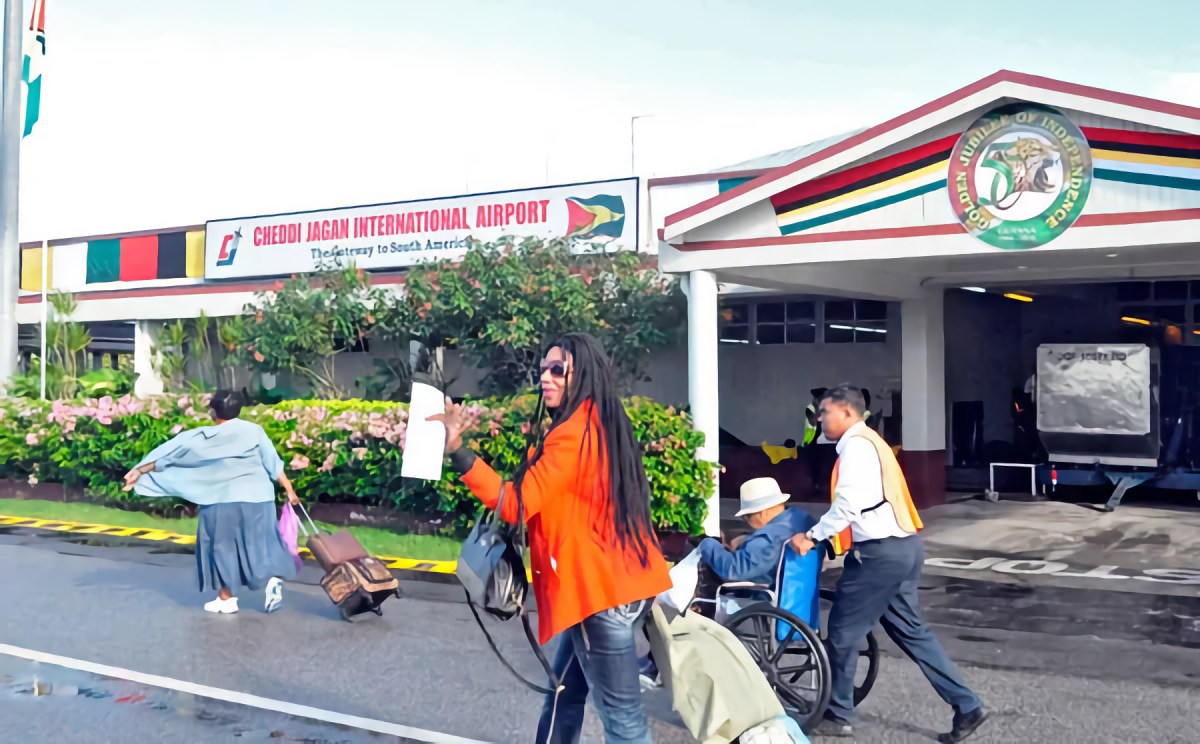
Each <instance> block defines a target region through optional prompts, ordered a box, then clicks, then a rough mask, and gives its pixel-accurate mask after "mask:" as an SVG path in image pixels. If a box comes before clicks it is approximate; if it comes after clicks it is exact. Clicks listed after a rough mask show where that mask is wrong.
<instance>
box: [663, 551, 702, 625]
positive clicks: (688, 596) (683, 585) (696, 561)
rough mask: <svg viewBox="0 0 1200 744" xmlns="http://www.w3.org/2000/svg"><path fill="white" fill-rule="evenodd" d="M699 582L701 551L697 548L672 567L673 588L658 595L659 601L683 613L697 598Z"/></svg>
mask: <svg viewBox="0 0 1200 744" xmlns="http://www.w3.org/2000/svg"><path fill="white" fill-rule="evenodd" d="M699 582H700V550H699V548H697V549H696V550H693V551H692V552H690V553H688V554H687V557H686V558H684V559H683V560H681V561H680V562H678V563H676V564H675V565H674V566H672V567H671V588H670V589H668V590H666V591H665V592H663V593H662V594H660V595H658V601H659V602H662V603H663V604H665V605H668V606H670V607H673V608H675V610H676V611H677V612H683V611H684V610H686V609H687V606H688V603H689V602H691V601H692V597H694V596H696V584H698V583H699Z"/></svg>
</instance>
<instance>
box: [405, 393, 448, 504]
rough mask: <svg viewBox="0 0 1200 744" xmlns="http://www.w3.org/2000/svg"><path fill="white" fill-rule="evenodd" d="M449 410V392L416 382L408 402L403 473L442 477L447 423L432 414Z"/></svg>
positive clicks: (417, 476) (406, 475)
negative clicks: (436, 419) (437, 419)
mask: <svg viewBox="0 0 1200 744" xmlns="http://www.w3.org/2000/svg"><path fill="white" fill-rule="evenodd" d="M445 412H446V396H445V395H444V394H443V393H442V391H441V390H438V389H437V388H435V387H433V386H432V385H426V384H425V383H423V382H414V383H413V390H412V400H411V401H410V402H409V404H408V431H407V433H406V434H405V436H404V458H403V460H402V461H401V465H400V475H401V476H403V477H405V478H420V479H421V480H441V479H442V462H443V460H445V458H446V427H445V425H444V424H442V422H441V421H429V420H428V418H429V417H430V416H433V415H435V414H438V413H445Z"/></svg>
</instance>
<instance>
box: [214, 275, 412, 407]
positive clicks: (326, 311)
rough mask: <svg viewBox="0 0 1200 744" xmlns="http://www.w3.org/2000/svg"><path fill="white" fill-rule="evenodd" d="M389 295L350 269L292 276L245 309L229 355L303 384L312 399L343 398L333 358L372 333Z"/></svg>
mask: <svg viewBox="0 0 1200 744" xmlns="http://www.w3.org/2000/svg"><path fill="white" fill-rule="evenodd" d="M392 296H393V295H392V293H391V291H390V290H385V289H380V288H377V287H372V286H371V282H370V279H369V277H368V276H367V275H366V273H365V272H363V271H362V270H360V269H355V268H347V269H337V270H331V271H323V272H320V273H317V274H313V275H303V276H295V277H292V279H290V280H289V281H286V282H280V283H279V284H278V285H277V286H276V288H275V289H274V290H271V291H267V292H260V293H258V295H257V298H256V300H255V302H253V303H250V304H248V305H247V306H246V310H245V313H244V314H243V319H244V323H243V326H244V327H243V329H242V330H243V331H244V335H243V337H242V338H241V339H239V342H238V343H237V344H236V345H235V348H234V349H233V351H232V355H233V357H234V358H235V359H236V360H238V361H240V362H241V363H243V364H245V365H246V366H247V367H248V368H250V369H252V370H255V371H258V372H266V373H270V374H279V373H288V374H291V375H293V376H295V377H297V378H299V379H302V380H305V381H306V382H308V383H309V384H310V385H311V386H312V390H313V393H314V394H315V395H317V396H318V397H324V398H341V397H344V395H345V393H346V390H344V389H343V387H342V385H341V383H340V382H339V381H338V378H337V361H338V358H339V357H340V356H341V355H342V354H343V353H344V352H346V351H347V350H349V349H351V348H354V346H355V345H356V344H358V343H359V342H360V341H363V340H365V339H367V338H369V337H370V336H371V335H372V334H374V333H375V332H376V330H377V327H378V324H377V322H376V314H377V313H379V312H382V311H383V310H384V309H385V308H386V307H387V306H388V305H389V304H391V303H392Z"/></svg>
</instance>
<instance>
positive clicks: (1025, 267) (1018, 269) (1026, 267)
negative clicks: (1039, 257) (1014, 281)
mask: <svg viewBox="0 0 1200 744" xmlns="http://www.w3.org/2000/svg"><path fill="white" fill-rule="evenodd" d="M1028 268H1029V267H1028V266H1018V267H1017V271H1024V270H1025V269H1028Z"/></svg>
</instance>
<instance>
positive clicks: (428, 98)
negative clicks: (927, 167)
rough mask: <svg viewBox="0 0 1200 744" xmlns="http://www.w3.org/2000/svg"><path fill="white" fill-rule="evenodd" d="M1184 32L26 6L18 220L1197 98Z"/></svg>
mask: <svg viewBox="0 0 1200 744" xmlns="http://www.w3.org/2000/svg"><path fill="white" fill-rule="evenodd" d="M25 4H26V7H27V12H26V15H27V14H28V12H29V10H31V9H32V2H31V0H25ZM1131 8H1136V15H1131V11H1130V9H1131ZM1197 27H1200V3H1197V2H1194V1H1193V0H1141V1H1140V2H1138V3H1136V4H1135V5H1131V4H1129V3H1123V2H1122V3H1119V2H1115V1H1113V0H1091V1H1090V2H1088V1H1085V0H1059V1H1058V2H1054V3H1046V2H1030V1H1029V0H1006V2H1003V3H962V2H942V0H924V2H921V3H898V2H895V0H890V1H886V2H885V1H883V0H858V1H857V2H855V3H830V2H821V3H816V2H810V1H809V0H791V1H790V2H789V1H787V0H739V1H734V0H608V1H607V2H580V1H579V0H503V1H499V0H436V1H434V0H355V1H354V2H350V1H348V0H336V1H335V0H205V2H192V1H190V0H119V1H112V2H103V3H101V2H96V0H47V12H46V39H47V57H46V63H45V66H44V68H43V69H44V73H43V74H44V77H43V83H42V112H41V120H40V121H39V123H38V125H37V127H36V128H35V130H34V132H33V134H32V135H31V136H30V137H28V138H26V139H25V141H24V144H23V146H22V155H21V158H22V162H21V171H22V189H21V224H20V235H21V239H22V240H23V241H26V240H41V239H43V238H46V239H61V238H69V237H77V236H85V235H95V234H103V233H113V232H120V231H127V230H139V229H156V228H164V227H175V226H185V225H194V224H201V223H203V222H205V221H206V220H210V219H220V218H230V217H239V216H246V215H255V214H267V213H273V212H286V211H296V210H304V209H317V208H327V207H336V206H346V205H353V204H364V203H377V202H387V201H398V200H404V199H418V198H426V197H437V196H446V195H452V194H462V193H471V192H480V191H490V190H499V189H509V188H524V187H535V186H542V185H547V184H553V183H572V182H578V181H586V180H599V179H606V178H620V177H625V176H629V175H632V174H634V173H636V174H637V175H640V176H643V177H648V176H666V175H681V174H688V173H696V172H704V171H707V170H710V169H713V168H716V167H720V166H722V165H725V164H729V163H735V162H738V161H741V160H745V159H749V158H752V157H755V156H758V155H762V154H765V153H769V152H774V151H778V150H782V149H786V148H790V147H794V146H797V145H800V144H803V143H805V142H809V141H812V140H815V139H818V138H821V137H825V136H828V135H831V134H836V133H839V132H842V131H846V130H850V129H857V128H860V127H864V126H869V125H871V124H875V123H878V122H880V121H883V120H885V119H887V118H889V117H891V116H894V115H896V114H899V113H901V112H904V111H907V110H909V109H912V108H915V107H917V106H919V105H921V104H923V103H925V102H927V101H929V100H931V99H933V98H936V97H938V96H940V95H943V94H945V93H948V92H950V91H952V90H955V89H957V88H959V87H961V86H963V85H966V84H968V83H970V82H973V81H974V80H977V79H979V78H982V77H984V76H986V75H989V74H991V73H993V72H995V71H996V70H998V69H1012V70H1018V71H1021V72H1028V73H1034V74H1040V75H1046V76H1049V77H1054V78H1059V79H1063V80H1068V81H1071V82H1076V83H1083V84H1087V85H1095V86H1099V87H1103V88H1110V89H1114V90H1119V91H1124V92H1130V93H1138V94H1142V95H1148V96H1153V97H1158V98H1164V99H1166V100H1171V101H1178V102H1182V103H1191V104H1194V105H1200V35H1197V34H1196V33H1195V29H1196V28H1197ZM632 117H639V118H637V119H636V121H635V122H633V123H632V124H631V119H632ZM631 130H632V135H633V136H632V145H631Z"/></svg>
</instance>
